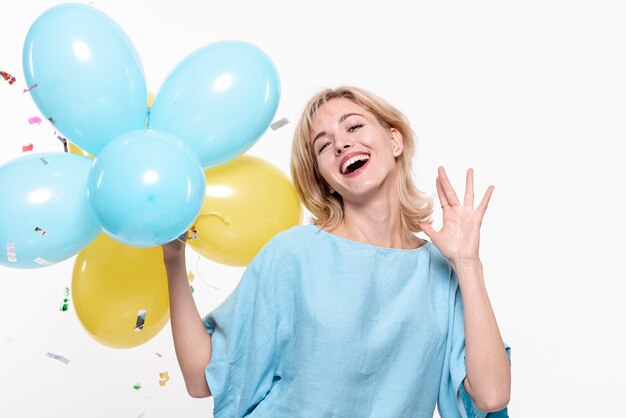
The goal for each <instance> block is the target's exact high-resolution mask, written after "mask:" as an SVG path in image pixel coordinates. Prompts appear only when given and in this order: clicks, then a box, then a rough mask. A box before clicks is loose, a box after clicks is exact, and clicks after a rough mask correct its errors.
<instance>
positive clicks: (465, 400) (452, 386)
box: [438, 272, 510, 418]
mask: <svg viewBox="0 0 626 418" xmlns="http://www.w3.org/2000/svg"><path fill="white" fill-rule="evenodd" d="M451 276H452V277H451V280H450V291H449V301H448V306H449V307H450V308H449V309H450V310H449V317H448V338H447V341H446V353H445V360H444V367H443V376H442V379H441V385H440V388H439V399H438V407H439V412H440V414H441V416H442V417H446V418H447V417H459V416H460V417H462V418H508V416H509V415H508V413H507V408H504V409H503V410H501V411H498V412H484V411H481V410H480V409H478V407H477V406H476V405H475V404H474V401H472V399H471V398H470V397H469V395H468V394H467V392H466V391H465V387H464V386H463V380H464V379H465V377H466V376H467V371H466V367H465V321H464V315H463V300H462V299H461V289H460V287H459V284H458V281H457V278H456V276H455V274H454V272H452V275H451ZM505 348H506V352H507V356H509V358H510V348H509V347H508V346H507V345H506V344H505Z"/></svg>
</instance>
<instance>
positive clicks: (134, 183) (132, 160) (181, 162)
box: [88, 130, 205, 247]
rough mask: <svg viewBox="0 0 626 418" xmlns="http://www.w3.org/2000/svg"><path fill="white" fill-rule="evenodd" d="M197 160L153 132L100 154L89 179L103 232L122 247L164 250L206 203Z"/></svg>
mask: <svg viewBox="0 0 626 418" xmlns="http://www.w3.org/2000/svg"><path fill="white" fill-rule="evenodd" d="M204 190H205V187H204V173H203V171H202V167H201V166H200V161H199V160H198V156H197V155H196V154H195V153H194V152H193V150H192V149H191V148H190V147H189V146H188V145H186V144H185V143H184V142H182V141H180V140H179V139H177V138H175V137H173V136H171V135H169V134H166V133H163V132H158V131H154V130H137V131H132V132H128V133H126V134H124V135H122V136H120V137H118V138H116V139H114V140H113V141H112V142H110V143H109V144H108V145H107V146H106V147H104V148H103V149H102V151H100V154H99V155H98V156H97V158H96V159H95V161H94V164H93V167H92V169H91V171H90V173H89V180H88V196H89V204H90V207H91V209H92V210H93V212H94V214H95V216H96V219H98V221H99V222H100V224H101V225H102V228H103V229H104V231H105V232H106V233H107V234H109V235H110V236H111V237H113V238H115V239H116V240H118V241H120V242H121V243H123V244H127V245H132V246H136V247H150V246H154V245H162V244H165V243H167V242H169V241H171V240H173V239H174V238H176V237H178V236H179V235H181V234H182V233H183V232H185V231H186V230H187V228H189V226H190V225H191V224H192V223H193V221H194V219H195V218H196V216H197V215H198V212H199V210H200V208H201V207H202V200H203V199H204Z"/></svg>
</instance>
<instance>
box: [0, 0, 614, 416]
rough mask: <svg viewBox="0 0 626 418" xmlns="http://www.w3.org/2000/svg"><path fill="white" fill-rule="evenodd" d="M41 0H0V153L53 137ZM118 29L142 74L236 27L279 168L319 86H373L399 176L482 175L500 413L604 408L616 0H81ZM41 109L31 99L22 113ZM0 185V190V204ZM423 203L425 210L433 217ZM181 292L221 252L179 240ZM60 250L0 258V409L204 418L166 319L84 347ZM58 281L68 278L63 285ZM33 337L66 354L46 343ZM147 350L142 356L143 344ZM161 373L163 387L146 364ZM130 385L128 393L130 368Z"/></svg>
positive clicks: (229, 280)
mask: <svg viewBox="0 0 626 418" xmlns="http://www.w3.org/2000/svg"><path fill="white" fill-rule="evenodd" d="M58 3H59V2H56V1H47V0H36V1H28V2H4V3H3V5H2V9H1V12H0V35H1V36H0V40H1V42H0V70H2V71H6V72H9V73H11V74H13V75H14V76H16V77H17V82H16V83H15V84H14V85H12V86H10V85H9V84H8V83H6V82H4V80H0V128H1V129H0V132H1V134H2V135H1V136H0V163H4V162H7V161H10V160H12V159H14V158H17V157H19V156H21V155H22V149H21V147H22V145H25V144H28V143H33V144H34V148H35V151H61V150H62V148H61V143H60V142H59V141H57V140H56V139H55V137H54V135H53V130H52V128H51V127H50V126H47V125H45V124H42V125H41V126H39V125H29V124H28V121H27V120H28V118H30V117H32V116H35V115H40V113H39V111H38V109H37V108H36V106H35V105H34V103H33V102H32V99H31V98H30V96H29V95H28V94H23V93H22V90H23V88H26V86H25V81H24V76H23V72H22V66H21V50H22V45H23V42H24V38H25V36H26V32H27V30H28V28H29V27H30V25H31V24H32V23H33V21H34V20H35V19H36V17H37V16H38V15H39V14H41V13H42V12H43V11H44V10H46V9H47V8H48V7H50V6H53V5H55V4H58ZM91 4H93V6H94V7H96V8H98V9H99V10H101V11H103V12H105V13H107V14H108V15H109V16H111V17H112V18H113V19H114V20H116V21H117V22H118V23H119V24H120V25H121V26H122V27H123V28H124V29H125V30H126V32H127V33H128V34H129V36H130V38H131V39H132V41H133V42H134V44H135V46H136V48H137V50H138V51H139V54H140V56H141V59H142V62H143V65H144V70H145V76H146V80H147V84H148V89H149V90H150V91H153V92H158V89H159V86H160V85H161V83H162V82H163V81H164V79H165V77H166V76H167V74H168V73H169V71H170V70H171V69H172V68H173V67H174V66H175V65H176V64H177V63H178V62H179V61H180V60H181V59H182V58H183V57H184V56H186V55H187V54H189V53H191V52H192V51H194V50H195V49H197V48H199V47H201V46H203V45H205V44H208V43H210V42H214V41H219V40H226V39H238V40H244V41H248V42H251V43H253V44H255V45H257V46H258V47H260V48H261V49H263V50H264V51H265V52H267V54H268V55H269V56H270V57H272V59H273V60H274V62H275V64H276V66H277V68H278V70H279V73H280V76H281V81H282V96H281V101H280V105H279V108H278V112H277V114H276V119H279V118H284V117H285V118H288V119H289V120H290V121H291V123H290V124H288V125H287V126H285V127H283V128H281V129H279V130H276V131H272V130H268V131H267V132H266V133H265V134H264V136H263V137H262V138H261V139H260V141H259V142H258V143H257V144H256V145H255V146H254V147H253V148H252V149H251V150H250V151H249V152H248V153H249V154H251V155H255V156H258V157H261V158H264V159H265V160H267V161H269V162H271V163H272V164H274V165H276V166H277V167H279V168H280V169H282V170H283V171H284V172H285V173H288V158H289V148H290V138H291V134H292V132H293V128H294V121H295V120H296V119H297V117H298V115H299V112H300V110H301V108H302V106H303V105H304V103H305V101H306V100H307V98H308V97H309V96H310V95H311V94H312V93H313V92H315V91H317V90H318V89H320V88H322V87H326V86H337V85H341V84H353V85H358V86H362V87H365V88H367V89H370V90H372V91H374V92H376V93H378V94H379V95H381V96H383V97H385V98H387V99H388V100H389V101H390V102H391V103H393V104H395V105H396V106H397V107H399V108H400V109H401V110H402V111H404V112H405V113H406V114H407V116H408V117H409V118H410V120H411V121H412V123H413V125H414V129H415V130H416V132H417V134H418V136H419V150H418V155H417V158H416V160H415V175H416V178H417V181H418V184H419V185H420V187H421V188H422V189H425V190H427V191H429V192H431V193H433V194H434V193H435V187H434V180H435V177H436V167H437V166H438V165H444V166H445V167H446V168H447V170H448V171H449V174H450V176H451V178H452V180H453V183H454V184H455V185H456V186H457V188H458V189H459V190H462V187H463V184H464V173H465V170H466V169H467V168H468V167H473V168H474V169H475V171H476V181H477V191H480V192H481V193H482V192H483V191H484V190H485V189H486V187H487V186H488V185H489V184H494V185H495V192H494V195H493V198H492V202H491V204H490V207H489V210H488V211H487V215H486V219H485V222H484V224H483V237H482V248H481V252H482V258H483V262H484V264H485V266H486V269H485V270H486V276H487V277H486V280H487V285H488V289H489V291H490V296H491V299H492V302H493V305H494V308H495V311H496V314H497V317H498V320H499V323H500V327H501V331H502V334H503V336H504V338H505V340H506V341H507V342H508V343H509V344H510V345H511V346H512V348H513V358H512V360H513V379H514V381H513V393H512V399H511V404H510V413H511V416H513V417H518V418H519V417H524V418H526V417H533V418H536V417H569V418H576V417H581V418H583V417H585V418H587V417H591V416H621V414H622V413H621V412H620V408H621V409H623V408H622V407H621V406H620V403H621V402H620V400H621V399H622V397H623V392H624V389H626V385H625V384H624V382H623V376H624V374H625V372H626V365H625V360H624V358H625V357H624V356H623V355H622V353H621V348H622V343H623V342H624V341H625V338H624V333H625V331H626V326H625V325H626V324H625V318H626V315H625V314H626V312H625V309H624V303H623V301H622V299H623V291H624V279H625V278H626V276H625V274H624V268H623V259H624V257H623V252H624V249H626V238H625V236H626V220H625V219H626V217H625V216H624V209H623V208H624V203H625V199H624V186H625V181H624V180H625V179H626V170H625V169H624V164H623V160H624V145H623V144H624V141H625V140H626V124H624V119H625V118H624V115H625V114H626V100H625V97H626V81H625V80H626V53H625V45H624V39H626V25H624V21H626V5H625V4H624V3H623V2H620V1H607V0H597V1H593V2H591V1H565V0H563V1H558V0H526V1H524V0H517V1H507V2H502V1H495V0H492V1H488V0H478V1H473V2H465V1H442V2H434V1H416V2H410V3H409V2H403V1H398V0H388V1H384V2H375V1H369V0H367V1H364V0H359V1H356V0H350V1H337V0H333V1H330V0H318V1H315V2H296V1H286V0H285V1H280V0H266V1H243V0H238V1H223V2H192V1H190V0H179V1H177V2H172V1H168V2H165V1H160V0H158V1H155V0H152V1H146V0H134V1H132V2H127V1H113V0H101V1H95V2H91ZM40 116H41V115H40ZM10 198H11V196H0V204H3V203H2V202H6V201H7V200H8V199H10ZM440 216H441V214H440V211H437V212H436V214H435V217H436V219H437V221H436V225H440V224H441V221H440ZM188 260H189V268H190V269H191V270H192V271H194V272H195V274H196V276H197V277H198V279H197V280H196V282H195V288H196V292H195V294H194V295H195V298H196V303H197V305H198V306H199V309H200V311H201V312H202V313H205V312H208V311H209V310H210V309H212V308H213V307H215V306H216V305H217V304H218V303H219V302H220V301H221V300H222V299H223V298H224V297H225V296H226V295H227V294H228V293H229V292H230V291H231V290H232V289H233V288H234V287H235V286H236V284H237V281H238V280H239V277H240V275H241V273H242V271H243V270H242V269H241V268H234V267H228V266H223V265H220V264H217V263H214V262H211V261H209V260H207V259H204V258H199V257H198V256H197V255H196V254H195V253H193V252H190V253H189V257H188ZM72 268H73V258H72V259H69V260H67V261H65V262H62V263H59V264H57V265H54V266H51V267H46V268H42V269H38V270H17V269H9V268H6V267H2V266H0V298H1V300H0V417H2V418H22V417H64V418H69V417H93V418H104V417H129V418H136V417H140V416H143V417H146V418H148V417H154V418H156V417H159V418H165V417H190V418H193V417H210V416H212V414H211V410H212V400H211V399H201V400H196V399H192V398H190V397H188V396H187V394H186V392H185V389H184V384H183V382H182V377H181V375H180V372H179V371H178V366H177V363H176V360H175V355H174V350H173V344H172V340H171V332H170V330H169V325H168V326H166V328H165V329H164V330H163V331H162V332H161V333H160V334H159V335H158V336H157V337H155V338H154V339H152V340H150V341H149V342H147V343H145V344H143V345H141V346H139V347H136V348H132V349H126V350H118V349H113V348H108V347H106V346H103V345H101V344H99V343H97V342H96V341H94V340H93V339H91V338H90V337H89V335H88V334H87V333H86V332H85V331H84V330H83V328H82V326H81V325H80V322H79V321H78V318H77V317H76V314H75V312H74V310H73V308H72V307H71V306H70V310H69V311H68V312H60V311H59V306H60V304H61V301H62V299H63V291H64V289H65V287H70V285H71V273H72ZM70 297H71V295H70ZM46 352H53V353H57V354H60V355H63V356H65V357H67V358H68V359H70V363H69V364H67V365H66V364H63V363H61V362H59V361H56V360H54V359H51V358H48V357H46V356H45V355H44V354H45V353H46ZM156 353H159V354H160V355H162V357H159V356H158V355H156ZM162 371H168V372H169V375H170V378H171V380H170V381H169V382H168V383H167V384H166V385H165V386H163V387H160V386H159V384H158V380H159V377H158V374H159V372H162ZM136 383H141V384H142V389H140V390H134V389H133V387H132V386H133V385H134V384H136Z"/></svg>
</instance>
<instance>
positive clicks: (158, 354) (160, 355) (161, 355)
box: [154, 353, 163, 357]
mask: <svg viewBox="0 0 626 418" xmlns="http://www.w3.org/2000/svg"><path fill="white" fill-rule="evenodd" d="M154 354H156V355H157V356H159V357H163V354H161V353H154Z"/></svg>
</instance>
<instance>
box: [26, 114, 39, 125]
mask: <svg viewBox="0 0 626 418" xmlns="http://www.w3.org/2000/svg"><path fill="white" fill-rule="evenodd" d="M28 123H30V124H31V125H32V124H35V123H36V124H37V125H41V118H40V117H39V116H33V117H32V118H29V119H28Z"/></svg>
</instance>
